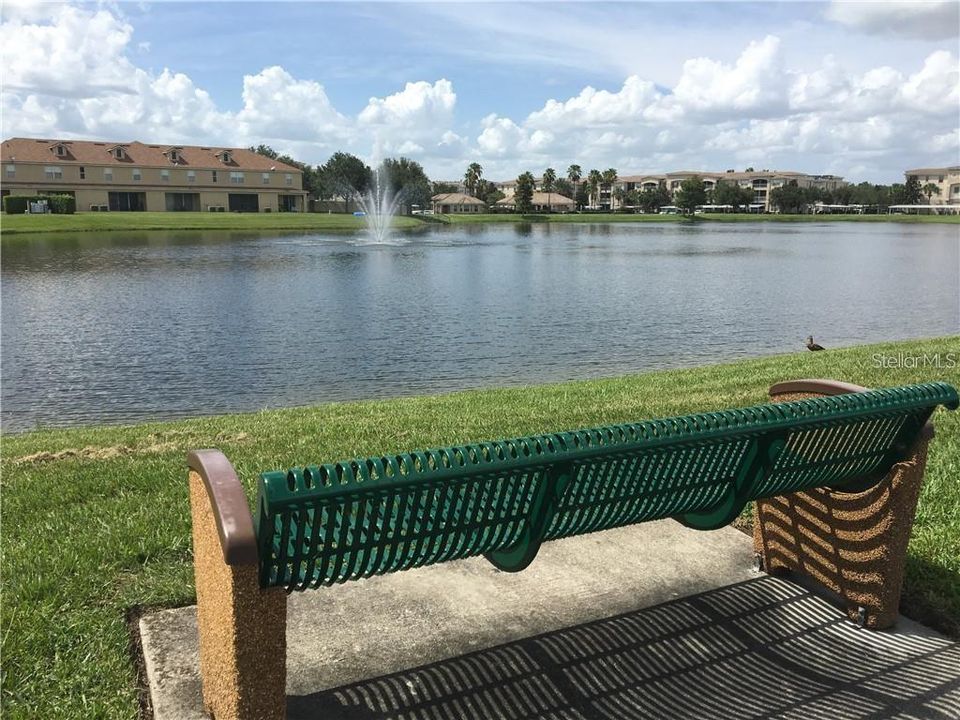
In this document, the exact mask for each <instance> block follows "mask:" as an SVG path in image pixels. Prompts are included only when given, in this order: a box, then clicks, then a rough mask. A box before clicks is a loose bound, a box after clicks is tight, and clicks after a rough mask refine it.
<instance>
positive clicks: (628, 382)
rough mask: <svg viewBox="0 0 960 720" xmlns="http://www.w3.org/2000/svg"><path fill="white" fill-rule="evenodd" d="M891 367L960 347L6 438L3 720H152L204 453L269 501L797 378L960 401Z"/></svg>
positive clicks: (908, 600) (954, 595) (915, 374)
mask: <svg viewBox="0 0 960 720" xmlns="http://www.w3.org/2000/svg"><path fill="white" fill-rule="evenodd" d="M875 353H883V354H885V355H889V356H897V355H898V353H904V354H907V355H918V354H923V353H926V354H927V355H928V356H932V355H933V354H935V353H940V356H941V359H944V357H945V356H946V354H947V353H954V357H956V355H957V354H958V353H960V336H958V337H950V338H939V339H933V340H923V341H906V342H900V343H890V344H885V345H874V346H866V347H858V348H849V349H840V350H829V351H827V352H822V353H809V352H804V353H802V354H792V355H782V356H777V357H769V358H762V359H758V360H749V361H742V362H738V363H733V364H727V365H716V366H710V367H703V368H695V369H688V370H673V371H666V372H656V373H649V374H644V375H634V376H628V377H619V378H611V379H604V380H590V381H580V382H572V383H565V384H555V385H545V386H537V387H528V388H513V389H494V390H481V391H470V392H462V393H456V394H450V395H443V396H431V397H419V398H404V399H397V400H387V401H368V402H356V403H337V404H330V405H321V406H316V407H309V408H295V409H286V410H273V411H264V412H260V413H253V414H246V415H233V416H223V417H208V418H197V419H192V420H186V421H178V422H165V423H153V424H144V425H137V426H123V427H116V426H115V427H93V428H82V429H72V430H41V431H36V432H31V433H27V434H24V435H16V436H5V437H4V438H3V453H2V495H0V501H2V517H3V521H4V524H3V533H2V536H0V551H2V556H0V570H2V575H3V583H4V587H3V590H4V592H3V604H2V656H3V669H2V672H3V678H2V680H3V689H2V693H3V694H2V711H3V712H2V715H3V717H4V719H5V720H13V719H15V718H76V719H78V720H79V719H80V718H83V719H87V718H134V717H136V715H137V712H138V690H137V677H136V673H135V669H134V665H133V663H132V661H131V652H130V636H129V635H128V631H127V625H126V623H125V616H126V614H127V613H128V612H129V611H130V609H131V608H134V607H135V606H149V607H159V606H175V605H183V604H188V603H192V602H193V601H194V587H193V569H192V566H191V551H190V521H189V517H190V514H189V507H188V505H189V503H188V498H187V485H186V469H185V466H184V453H185V452H186V451H187V450H188V449H191V448H202V447H218V448H220V449H222V450H223V451H224V452H225V453H226V454H227V457H229V458H230V459H231V460H232V461H233V463H234V465H235V467H236V469H237V472H238V473H239V475H240V477H241V479H242V480H243V481H244V483H245V484H246V486H247V490H248V492H249V493H250V496H251V498H252V497H253V488H254V479H255V477H256V474H257V473H258V472H259V471H262V470H267V469H277V468H285V467H288V466H292V465H298V464H299V465H302V464H305V463H308V462H318V461H319V462H322V461H327V460H336V459H342V458H344V457H354V456H362V455H370V454H374V453H380V452H385V451H387V452H389V451H391V450H401V449H412V448H417V447H423V446H437V445H447V444H452V443H462V442H467V441H472V440H481V439H490V438H497V437H509V436H516V435H525V434H530V433H543V432H548V431H556V430H565V429H572V428H576V427H583V426H591V425H598V424H608V423H617V422H625V421H631V420H640V419H644V418H649V417H657V416H669V415H677V414H681V413H687V412H693V411H705V410H716V409H723V408H730V407H737V406H744V405H750V404H754V403H760V402H763V401H764V400H765V397H766V396H765V391H766V388H767V387H768V386H769V385H770V384H772V383H774V382H776V381H778V380H784V379H790V378H800V377H831V378H837V379H842V380H847V381H850V382H856V383H860V384H863V385H872V386H890V385H899V384H905V383H910V382H920V381H928V380H934V379H938V380H946V381H947V382H951V383H952V384H954V385H960V368H957V367H954V368H946V367H941V368H939V369H937V368H934V367H920V368H914V369H882V368H879V367H877V366H876V364H875V363H874V361H873V356H874V354H875ZM935 422H936V426H937V437H936V439H935V441H934V444H933V446H932V448H931V452H930V457H929V466H928V469H927V476H926V483H925V485H924V488H923V493H922V496H921V499H920V506H919V509H918V515H917V522H916V526H915V528H914V532H913V538H912V540H911V544H910V553H909V564H908V568H907V578H906V585H905V595H904V601H903V610H904V612H905V614H907V615H909V616H911V617H914V618H918V619H921V620H924V621H926V622H930V623H933V624H935V625H936V626H937V627H939V628H940V629H942V630H945V631H947V632H949V633H951V634H953V635H954V636H960V483H958V478H960V412H956V413H947V412H945V411H943V410H940V411H938V414H937V417H936V419H935ZM643 571H644V570H643V568H642V567H638V568H637V572H643ZM317 592H323V591H322V590H319V591H317Z"/></svg>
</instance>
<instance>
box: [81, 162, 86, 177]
mask: <svg viewBox="0 0 960 720" xmlns="http://www.w3.org/2000/svg"><path fill="white" fill-rule="evenodd" d="M80 179H81V180H86V179H87V169H86V168H85V167H83V165H81V166H80Z"/></svg>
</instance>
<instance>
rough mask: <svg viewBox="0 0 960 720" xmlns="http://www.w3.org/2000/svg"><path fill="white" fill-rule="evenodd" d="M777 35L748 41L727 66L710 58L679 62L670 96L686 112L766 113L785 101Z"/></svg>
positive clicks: (780, 106)
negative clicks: (677, 79)
mask: <svg viewBox="0 0 960 720" xmlns="http://www.w3.org/2000/svg"><path fill="white" fill-rule="evenodd" d="M783 75H784V70H783V62H782V59H781V57H780V39H779V38H777V37H774V36H773V35H768V36H767V37H765V38H764V39H763V40H762V41H760V42H751V43H750V44H749V45H748V46H747V48H746V49H745V50H744V51H743V53H742V54H741V55H740V57H739V58H737V62H736V63H735V64H734V65H732V66H730V65H724V64H723V63H721V62H718V61H716V60H711V59H710V58H703V57H701V58H695V59H693V60H687V61H686V62H685V63H684V64H683V74H682V75H681V76H680V80H679V81H678V82H677V85H676V87H674V89H673V97H674V98H675V99H676V101H677V102H678V103H679V104H680V105H681V106H682V107H683V108H684V109H685V110H686V111H688V112H693V111H695V112H701V113H712V114H716V113H724V114H733V113H736V114H742V113H744V112H750V113H760V114H767V113H769V112H774V111H778V110H782V108H783V107H784V105H785V104H786V88H785V85H784V82H783Z"/></svg>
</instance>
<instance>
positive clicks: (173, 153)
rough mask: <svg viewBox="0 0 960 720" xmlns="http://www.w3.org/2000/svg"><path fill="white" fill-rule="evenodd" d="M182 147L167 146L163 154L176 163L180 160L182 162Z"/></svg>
mask: <svg viewBox="0 0 960 720" xmlns="http://www.w3.org/2000/svg"><path fill="white" fill-rule="evenodd" d="M182 149H183V148H180V147H172V148H167V150H166V151H165V152H164V153H163V154H164V155H166V156H167V160H169V161H170V162H172V163H173V164H174V165H176V164H177V163H178V162H180V151H181V150H182Z"/></svg>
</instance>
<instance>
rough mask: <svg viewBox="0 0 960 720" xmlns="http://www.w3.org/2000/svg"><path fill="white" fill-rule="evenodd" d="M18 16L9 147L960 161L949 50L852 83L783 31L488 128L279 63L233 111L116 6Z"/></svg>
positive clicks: (546, 160) (600, 161) (495, 168)
mask: <svg viewBox="0 0 960 720" xmlns="http://www.w3.org/2000/svg"><path fill="white" fill-rule="evenodd" d="M831 12H832V11H831ZM3 17H4V21H3V24H2V26H0V52H2V62H3V65H4V68H5V74H4V88H3V94H2V117H3V135H4V136H5V137H9V136H11V135H26V136H31V135H33V136H38V135H39V136H50V135H60V136H64V137H99V138H104V139H132V138H142V139H145V140H153V141H157V142H164V141H171V142H183V143H209V144H216V145H248V144H258V143H261V142H264V143H267V144H270V145H272V146H273V147H274V148H276V149H277V150H279V151H281V152H289V153H291V154H292V155H293V156H294V157H298V158H300V159H303V160H304V161H307V162H312V163H319V162H323V161H325V160H326V158H327V157H328V156H329V155H330V153H331V152H333V151H335V150H341V149H342V150H346V151H349V152H353V153H356V154H358V155H360V156H361V157H365V158H366V159H367V160H368V161H371V160H372V159H373V157H372V156H373V155H377V154H379V155H384V154H391V155H396V154H407V155H409V156H411V157H413V158H414V159H416V160H419V161H420V162H423V163H424V165H425V166H426V168H427V170H428V172H430V173H431V174H433V175H436V176H437V177H458V176H459V175H461V174H462V169H463V167H464V166H465V164H466V163H467V162H470V161H473V160H477V161H479V162H481V164H483V166H484V169H485V173H484V174H485V176H486V177H491V178H497V177H514V176H516V174H517V173H518V172H520V171H522V170H525V169H530V170H534V171H537V172H539V171H540V170H542V169H543V168H544V167H547V166H553V167H556V168H560V169H562V168H565V167H566V166H567V165H568V164H570V163H573V162H576V163H579V164H580V165H582V166H583V168H584V170H587V169H589V168H592V167H596V168H606V167H615V168H618V169H620V170H621V171H626V172H643V171H657V170H666V169H671V168H676V167H688V168H703V169H720V168H726V167H731V166H734V165H737V166H741V165H744V164H753V165H757V163H760V165H761V166H763V167H778V166H779V167H781V168H782V167H786V168H790V169H799V170H811V171H813V170H817V171H824V172H830V171H832V172H841V173H842V172H846V171H849V170H850V169H858V170H862V169H863V168H872V170H871V171H872V172H875V173H877V174H880V173H884V174H885V175H886V177H887V178H888V179H889V178H890V176H891V175H892V176H894V177H895V176H897V175H898V174H899V172H900V171H901V170H902V168H903V166H905V165H918V164H926V163H932V164H938V163H942V162H955V158H956V154H957V150H958V144H960V140H958V138H960V131H958V122H957V109H958V107H960V90H958V88H960V69H958V62H957V58H956V57H955V55H954V54H953V53H951V52H948V51H946V50H937V51H932V52H928V53H927V57H926V59H925V60H923V61H922V62H921V61H920V60H919V59H915V60H914V61H913V63H912V64H911V65H905V64H904V63H899V67H892V66H889V65H881V66H877V67H872V68H871V67H869V66H866V65H865V66H862V67H860V68H858V69H857V71H851V70H849V69H848V68H846V67H844V64H843V62H841V61H840V60H838V59H837V58H836V57H835V56H831V55H827V56H825V57H823V58H822V59H819V62H818V58H810V57H807V58H804V61H805V62H806V63H808V64H807V65H806V66H804V67H797V66H791V63H790V62H788V59H787V58H788V54H787V53H786V52H785V50H784V42H783V41H782V40H781V39H779V38H777V37H774V36H766V37H763V38H762V39H760V40H755V41H752V42H747V43H744V46H743V49H742V51H741V52H740V53H739V55H738V56H735V57H732V58H726V59H717V58H715V57H709V56H707V55H706V54H701V56H699V57H694V58H691V59H688V60H686V61H685V62H680V61H676V62H675V66H676V68H677V73H676V81H675V82H673V83H672V84H670V85H669V86H664V85H658V84H655V83H654V82H653V81H652V80H651V79H650V78H648V77H645V76H644V75H643V74H641V73H636V72H634V73H633V74H629V75H627V77H626V79H625V80H624V81H623V83H622V85H620V86H619V87H613V88H610V89H605V88H597V87H594V86H586V87H584V88H583V89H582V90H579V91H574V92H572V93H570V96H569V97H567V98H555V99H547V100H545V101H544V102H542V104H540V106H539V107H537V108H536V109H535V110H533V111H532V112H530V113H528V114H527V115H526V116H525V117H510V116H509V114H507V113H504V112H502V111H500V112H492V113H490V114H488V115H487V116H486V117H484V118H483V119H481V120H479V121H474V122H473V123H471V122H470V119H469V118H458V117H457V109H458V98H457V93H456V92H455V90H454V84H453V82H451V81H450V80H449V79H446V78H441V79H438V80H435V81H433V82H427V81H418V82H408V83H406V84H405V85H404V86H403V87H402V88H400V89H398V90H397V92H395V93H393V94H388V95H386V96H384V97H373V98H370V99H369V101H368V102H367V103H366V105H365V106H364V107H363V108H362V109H361V110H360V111H359V112H358V113H356V114H347V113H344V112H341V111H340V110H338V109H337V108H336V107H335V106H334V104H333V102H332V101H331V99H330V97H329V96H328V95H327V91H326V89H325V87H324V85H323V84H321V83H320V82H318V81H317V80H315V79H310V78H302V77H295V76H294V75H293V74H291V73H290V72H289V71H288V70H286V69H285V68H283V67H281V66H280V65H273V66H269V67H265V68H263V69H262V70H260V71H259V72H257V73H253V74H247V75H245V76H243V78H242V82H241V81H240V80H239V79H238V80H237V84H236V92H237V93H238V98H239V100H240V103H239V107H240V109H239V110H235V111H232V110H226V109H224V108H222V107H220V106H218V104H217V103H216V102H215V101H214V100H213V98H212V97H211V95H210V94H209V93H208V92H207V91H206V90H205V89H204V88H203V87H200V86H198V85H197V84H196V83H195V82H194V80H193V79H192V78H191V77H189V76H188V75H186V74H184V73H182V72H177V71H176V70H175V69H166V68H164V69H163V70H161V71H159V72H153V71H149V70H146V69H143V68H141V67H138V66H137V65H136V64H135V63H134V62H133V61H132V60H131V59H130V58H131V56H136V55H137V54H138V53H139V50H138V48H139V47H140V46H141V44H138V42H137V38H135V30H134V28H133V27H132V26H131V24H130V23H129V22H128V21H127V20H126V19H125V18H124V17H123V16H122V15H120V14H119V13H118V12H117V11H116V10H111V9H110V6H99V7H91V6H86V5H81V6H70V5H52V4H36V3H34V4H31V3H18V4H10V3H7V4H5V5H4V10H3ZM494 109H495V108H494Z"/></svg>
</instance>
